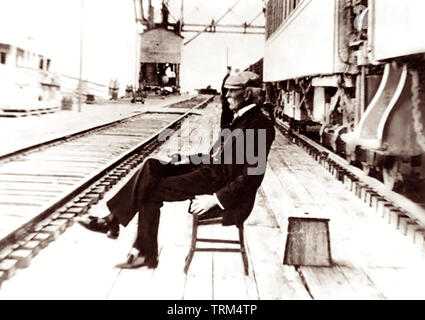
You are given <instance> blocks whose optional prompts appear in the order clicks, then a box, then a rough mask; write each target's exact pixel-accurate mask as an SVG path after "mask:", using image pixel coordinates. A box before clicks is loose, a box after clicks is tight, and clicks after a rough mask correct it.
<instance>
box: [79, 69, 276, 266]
mask: <svg viewBox="0 0 425 320" xmlns="http://www.w3.org/2000/svg"><path fill="white" fill-rule="evenodd" d="M260 86H261V83H260V79H259V77H258V75H256V74H254V73H252V72H241V73H239V74H237V75H234V76H231V77H229V78H228V79H227V80H226V82H225V87H226V88H227V89H228V90H229V91H228V93H227V99H228V100H229V103H230V108H231V110H232V111H233V112H234V114H235V115H234V118H233V122H232V123H231V125H230V128H229V129H226V130H224V131H222V133H221V137H220V139H219V140H218V141H217V142H216V143H215V144H214V146H213V148H212V149H211V152H210V153H209V154H207V155H202V156H201V157H200V156H199V155H194V156H188V157H186V158H185V159H186V160H187V161H183V162H180V163H172V162H170V163H167V164H164V163H163V162H161V161H159V160H156V159H148V160H147V161H146V162H145V163H144V165H143V166H142V168H141V169H139V170H138V171H137V172H136V173H135V174H134V175H133V177H132V178H131V179H130V180H129V181H128V183H126V184H125V185H124V186H123V187H122V188H121V189H120V190H119V191H118V192H117V194H116V195H115V196H114V197H113V198H112V199H111V200H109V201H108V203H107V206H108V208H109V210H110V214H109V215H108V216H106V217H105V218H103V219H98V220H91V221H89V222H80V223H81V224H82V225H83V226H85V227H86V228H88V229H90V230H93V231H100V232H104V233H107V234H108V236H110V237H112V238H116V237H118V234H119V225H120V224H121V225H123V226H127V225H128V223H129V222H130V221H131V220H132V219H133V218H134V216H135V215H136V214H137V213H139V215H138V233H137V237H136V240H135V242H134V245H133V249H132V250H131V252H130V254H129V257H128V259H127V261H126V262H125V263H123V264H121V265H119V266H120V267H123V268H138V267H143V266H147V267H148V268H155V267H156V266H157V264H158V242H157V235H158V228H159V216H160V208H161V206H162V204H163V202H164V201H184V200H187V199H191V200H192V205H191V213H192V214H197V215H203V214H205V213H207V212H211V210H215V211H217V212H218V213H219V214H220V215H221V216H223V224H224V225H236V224H240V223H243V222H244V221H245V220H246V219H247V218H248V216H249V214H250V213H251V210H252V208H253V206H254V202H255V196H256V192H257V189H258V188H259V187H260V185H261V182H262V180H263V177H264V173H265V170H266V165H267V156H268V153H269V150H270V147H271V145H272V142H273V140H274V138H275V129H274V123H273V121H272V120H271V119H270V117H268V116H267V115H266V114H265V113H264V112H263V111H262V110H261V106H260V105H259V104H258V96H259V92H260Z"/></svg>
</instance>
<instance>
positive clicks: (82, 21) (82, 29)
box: [78, 0, 84, 112]
mask: <svg viewBox="0 0 425 320" xmlns="http://www.w3.org/2000/svg"><path fill="white" fill-rule="evenodd" d="M83 36H84V0H81V21H80V78H79V81H78V112H81V94H82V85H83V79H82V77H83V45H84V40H83Z"/></svg>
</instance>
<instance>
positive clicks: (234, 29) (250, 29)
mask: <svg viewBox="0 0 425 320" xmlns="http://www.w3.org/2000/svg"><path fill="white" fill-rule="evenodd" d="M240 2H241V0H236V2H235V3H234V4H233V5H232V6H231V7H229V8H228V9H227V11H226V12H225V13H224V14H223V15H221V16H220V17H219V18H218V19H214V18H212V19H211V21H210V22H209V23H207V24H202V23H190V22H188V23H186V22H185V21H184V19H183V17H184V0H181V10H180V18H178V19H177V18H175V17H174V16H172V14H171V13H170V10H169V6H168V0H162V8H161V14H162V20H161V22H160V23H155V22H154V7H153V6H152V0H148V5H147V8H148V9H147V11H148V14H147V17H146V16H145V12H144V11H145V9H144V6H143V0H134V7H135V11H136V12H135V13H136V22H137V23H138V24H139V25H141V26H142V27H143V28H144V29H147V30H149V29H152V28H164V29H167V30H172V31H174V32H175V33H178V34H182V33H183V32H184V33H195V35H194V36H193V37H192V38H190V39H189V40H187V41H185V42H184V45H188V44H189V43H190V42H192V41H193V40H195V39H196V38H197V37H199V36H200V35H201V34H202V33H228V34H247V35H249V34H256V35H263V34H264V33H265V26H264V25H255V24H254V23H255V21H256V20H257V19H258V18H259V17H260V16H261V15H262V14H264V9H263V10H261V11H260V12H259V13H258V14H257V15H256V16H255V17H254V18H253V19H252V20H251V21H249V22H246V21H245V22H244V23H242V24H220V21H221V20H223V19H224V18H225V17H226V16H227V15H228V14H229V13H230V12H232V11H233V10H234V8H235V7H236V6H237V5H238V4H239V3H240ZM170 16H171V18H173V20H174V22H170V21H169V20H170V19H169V18H170Z"/></svg>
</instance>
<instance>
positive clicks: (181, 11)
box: [180, 0, 184, 34]
mask: <svg viewBox="0 0 425 320" xmlns="http://www.w3.org/2000/svg"><path fill="white" fill-rule="evenodd" d="M181 1H182V3H181V8H180V34H181V33H182V31H183V24H184V0H181Z"/></svg>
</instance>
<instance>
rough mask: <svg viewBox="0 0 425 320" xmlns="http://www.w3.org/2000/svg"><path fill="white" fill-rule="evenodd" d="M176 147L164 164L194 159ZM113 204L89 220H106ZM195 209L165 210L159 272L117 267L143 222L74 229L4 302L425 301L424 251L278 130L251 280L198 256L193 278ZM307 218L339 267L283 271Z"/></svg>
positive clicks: (251, 253) (250, 233)
mask: <svg viewBox="0 0 425 320" xmlns="http://www.w3.org/2000/svg"><path fill="white" fill-rule="evenodd" d="M219 112H220V106H219V105H218V104H216V103H213V104H211V105H209V106H208V107H207V108H206V109H205V114H203V115H202V116H198V117H193V118H192V119H191V120H190V121H191V123H190V126H189V127H191V128H201V127H205V126H206V124H208V125H209V126H212V127H213V128H214V126H216V125H217V122H218V119H219ZM183 129H184V128H183ZM216 131H217V130H215V131H214V130H213V131H212V133H211V138H214V136H216V134H217V132H216ZM177 139H178V137H177V136H176V137H174V136H173V137H172V138H171V139H170V140H169V141H168V142H167V143H166V144H165V145H163V146H162V148H161V150H160V151H159V152H158V154H157V156H158V157H165V156H166V155H167V154H169V152H171V151H173V150H174V151H176V148H177V146H179V148H178V149H180V150H181V151H188V150H187V148H189V146H188V145H183V146H181V144H180V143H179V141H178V140H177ZM209 142H211V141H205V140H204V141H201V142H200V145H201V146H202V148H204V150H203V151H207V148H208V145H209ZM192 145H193V144H192ZM185 148H186V149H185ZM197 150H199V144H198V148H197ZM123 183H124V181H122V182H121V183H120V184H119V185H117V187H119V186H120V185H122V184H123ZM115 190H116V189H115ZM113 192H114V189H112V190H111V191H109V196H110V195H112V194H113ZM107 199H108V197H106V198H105V200H103V201H102V202H100V203H99V204H97V205H96V206H95V207H93V208H92V209H91V212H90V213H91V214H95V215H96V214H97V215H103V214H104V213H105V212H106V207H105V201H106V200H107ZM188 205H189V203H188V202H179V203H167V204H165V205H164V207H163V208H162V213H161V224H160V230H159V244H160V255H159V265H158V268H156V269H146V268H144V269H138V270H122V269H119V268H116V267H115V265H116V264H118V263H120V262H123V261H124V260H125V259H126V255H127V253H128V251H129V250H130V248H131V245H132V242H133V240H134V237H135V233H136V222H134V221H132V223H131V224H130V225H129V226H128V227H127V228H126V229H123V228H121V235H120V237H119V239H118V240H111V239H108V238H106V237H105V236H104V235H102V234H96V233H92V232H89V231H87V230H85V229H83V228H82V227H81V226H79V225H78V224H75V225H74V226H72V227H71V228H69V229H68V230H67V231H66V232H65V233H64V234H63V235H62V236H61V237H60V238H59V239H58V240H57V241H55V242H53V243H52V244H50V245H49V246H48V247H47V248H46V249H43V250H42V251H41V252H40V253H39V255H38V256H37V257H36V258H34V259H33V261H32V263H31V265H30V266H29V268H27V269H22V270H18V272H17V273H16V275H15V276H14V277H13V278H11V279H10V280H7V281H5V282H3V285H2V287H1V288H0V299H143V300H156V299H158V300H159V299H161V300H170V299H171V300H181V299H183V300H312V299H314V300H341V299H342V300H352V299H354V300H359V299H361V300H382V299H423V298H425V292H424V290H423V287H424V284H425V275H424V273H423V270H424V267H425V259H424V258H423V257H422V253H421V252H420V251H418V250H417V248H416V247H415V246H414V245H413V244H411V242H409V241H408V239H407V238H406V237H405V236H403V235H402V234H401V233H399V232H397V231H396V230H394V229H393V228H392V227H390V226H389V225H388V224H386V222H385V221H384V220H383V219H382V218H380V217H378V216H377V215H376V214H375V213H373V212H372V210H371V209H370V208H369V207H367V206H366V205H365V204H363V203H362V202H360V201H359V200H358V198H356V197H355V196H354V195H353V194H351V193H350V192H349V191H348V190H346V188H345V187H344V185H343V184H342V183H340V182H338V181H336V180H335V179H334V178H333V177H332V175H331V174H329V173H328V172H327V171H326V170H325V169H324V168H322V167H321V166H320V165H319V164H317V162H315V161H314V160H313V159H312V158H311V157H310V156H309V155H308V154H307V153H306V152H305V151H303V150H302V149H300V148H299V147H298V146H296V145H293V144H291V143H290V141H289V140H288V139H287V138H286V137H285V136H283V135H282V134H280V133H279V132H278V133H277V136H276V140H275V142H274V145H273V147H272V150H271V153H270V156H269V164H268V168H267V172H266V176H265V179H264V181H263V184H262V186H261V188H260V189H259V191H258V194H257V200H256V204H255V207H254V210H253V212H252V214H251V216H250V217H249V219H248V220H247V222H246V223H245V236H246V246H247V252H248V260H249V275H248V276H245V275H244V270H243V264H242V259H241V257H240V254H237V253H222V252H213V253H211V252H205V253H204V252H197V253H195V256H194V258H193V261H192V264H191V266H190V268H189V271H188V274H187V275H186V274H184V272H183V269H184V260H185V257H186V254H187V252H188V250H189V246H190V239H191V223H192V218H191V216H190V215H189V214H188V213H187V209H188ZM300 212H301V213H304V212H309V213H310V214H314V215H315V216H323V217H326V218H328V219H330V221H329V230H330V243H331V253H332V262H333V265H332V266H331V267H304V266H297V267H296V266H288V265H284V264H283V258H284V250H285V242H286V238H287V227H288V218H289V217H291V216H293V215H295V214H299V213H300ZM203 229H204V230H203V231H204V232H205V236H207V237H211V236H213V235H220V237H223V236H228V237H229V238H237V229H236V228H235V227H222V226H209V227H204V228H203ZM0 276H1V275H0Z"/></svg>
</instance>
